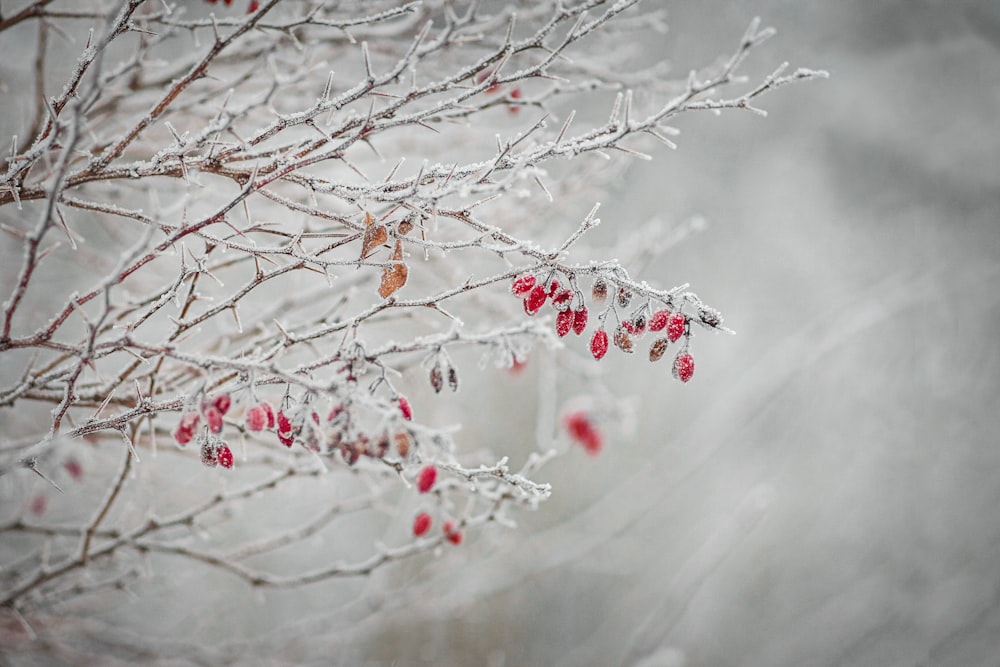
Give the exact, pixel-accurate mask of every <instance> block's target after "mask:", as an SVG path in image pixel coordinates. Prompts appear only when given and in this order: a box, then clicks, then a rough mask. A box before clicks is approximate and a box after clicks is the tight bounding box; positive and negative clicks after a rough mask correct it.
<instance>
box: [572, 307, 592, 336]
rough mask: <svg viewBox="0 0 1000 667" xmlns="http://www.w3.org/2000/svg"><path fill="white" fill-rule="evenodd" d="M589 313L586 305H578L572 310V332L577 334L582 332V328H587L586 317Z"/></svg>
mask: <svg viewBox="0 0 1000 667" xmlns="http://www.w3.org/2000/svg"><path fill="white" fill-rule="evenodd" d="M588 315H589V313H588V312H587V307H586V306H580V307H579V308H577V309H576V310H575V311H573V333H575V334H576V335H577V336H579V335H580V334H582V333H583V330H584V329H586V328H587V317H588Z"/></svg>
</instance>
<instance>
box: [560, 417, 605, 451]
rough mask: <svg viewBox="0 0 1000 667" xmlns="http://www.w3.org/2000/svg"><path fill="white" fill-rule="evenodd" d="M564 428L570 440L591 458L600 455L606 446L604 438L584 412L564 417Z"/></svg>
mask: <svg viewBox="0 0 1000 667" xmlns="http://www.w3.org/2000/svg"><path fill="white" fill-rule="evenodd" d="M563 426H564V427H565V428H566V431H567V432H568V433H569V436H570V438H572V439H573V441H574V442H576V443H577V444H578V445H580V446H581V447H583V450H584V451H585V452H587V453H588V454H590V455H591V456H596V455H597V454H599V453H600V451H601V447H603V446H604V436H603V435H601V432H600V431H599V430H597V428H596V427H595V426H594V423H593V422H592V421H591V420H590V416H589V415H588V414H587V413H586V412H583V411H577V412H571V413H569V414H568V415H566V416H565V417H563Z"/></svg>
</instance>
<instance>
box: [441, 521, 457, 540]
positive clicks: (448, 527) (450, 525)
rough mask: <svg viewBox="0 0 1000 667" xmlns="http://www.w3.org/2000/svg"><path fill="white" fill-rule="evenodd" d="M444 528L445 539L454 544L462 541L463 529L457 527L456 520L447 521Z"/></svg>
mask: <svg viewBox="0 0 1000 667" xmlns="http://www.w3.org/2000/svg"><path fill="white" fill-rule="evenodd" d="M442 530H444V536H445V539H447V540H448V541H449V542H451V543H452V544H455V545H458V544H461V543H462V531H460V530H456V529H455V522H454V521H445V522H444V526H442Z"/></svg>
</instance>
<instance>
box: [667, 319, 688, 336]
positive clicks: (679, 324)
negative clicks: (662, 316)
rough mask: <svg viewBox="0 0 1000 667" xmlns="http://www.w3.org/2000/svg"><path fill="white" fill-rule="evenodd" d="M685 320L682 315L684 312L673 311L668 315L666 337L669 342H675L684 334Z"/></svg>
mask: <svg viewBox="0 0 1000 667" xmlns="http://www.w3.org/2000/svg"><path fill="white" fill-rule="evenodd" d="M686 322H687V320H686V319H685V317H684V313H674V314H673V315H671V316H670V320H669V321H668V322H667V338H669V339H670V342H671V343H673V342H676V341H677V339H678V338H680V337H681V336H683V335H684V325H685V323H686Z"/></svg>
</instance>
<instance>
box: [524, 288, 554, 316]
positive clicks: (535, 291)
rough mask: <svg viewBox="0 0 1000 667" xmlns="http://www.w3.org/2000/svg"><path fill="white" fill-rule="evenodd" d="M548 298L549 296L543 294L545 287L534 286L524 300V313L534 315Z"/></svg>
mask: <svg viewBox="0 0 1000 667" xmlns="http://www.w3.org/2000/svg"><path fill="white" fill-rule="evenodd" d="M547 298H549V295H548V294H546V293H545V287H543V286H542V285H535V286H534V287H532V288H531V291H530V292H528V296H527V297H526V298H525V299H524V312H526V313H528V314H529V315H534V314H535V313H537V312H538V311H539V309H540V308H541V307H542V306H544V305H545V300H546V299H547Z"/></svg>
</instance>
